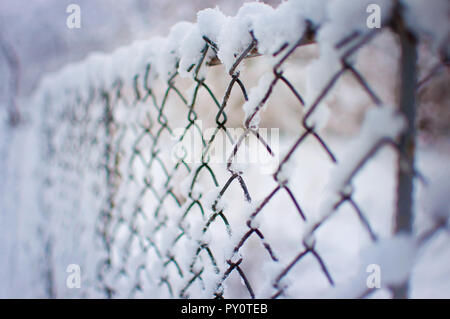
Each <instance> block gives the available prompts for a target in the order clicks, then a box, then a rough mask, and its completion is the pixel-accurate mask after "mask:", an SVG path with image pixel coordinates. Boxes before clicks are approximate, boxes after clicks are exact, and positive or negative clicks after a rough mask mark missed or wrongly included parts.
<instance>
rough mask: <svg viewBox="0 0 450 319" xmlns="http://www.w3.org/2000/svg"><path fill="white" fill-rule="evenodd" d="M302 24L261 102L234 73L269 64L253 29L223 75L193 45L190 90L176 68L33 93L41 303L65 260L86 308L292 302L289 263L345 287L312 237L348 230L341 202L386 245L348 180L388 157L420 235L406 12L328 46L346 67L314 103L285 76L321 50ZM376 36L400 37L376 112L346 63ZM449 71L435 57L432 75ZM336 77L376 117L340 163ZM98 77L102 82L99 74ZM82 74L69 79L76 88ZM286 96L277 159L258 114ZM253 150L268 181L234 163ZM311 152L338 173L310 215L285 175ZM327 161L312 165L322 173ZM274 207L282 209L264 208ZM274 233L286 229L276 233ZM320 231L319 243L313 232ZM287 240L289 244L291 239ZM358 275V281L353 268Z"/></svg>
mask: <svg viewBox="0 0 450 319" xmlns="http://www.w3.org/2000/svg"><path fill="white" fill-rule="evenodd" d="M305 25H306V27H305V30H304V32H303V33H302V34H298V37H297V40H296V41H294V42H285V43H282V44H281V46H280V47H279V48H278V49H277V50H276V51H275V52H272V53H271V54H269V57H271V59H272V61H275V62H273V64H272V68H271V73H269V74H270V76H269V77H266V79H268V80H267V81H265V83H264V85H260V86H259V88H260V90H259V91H258V94H252V92H253V91H252V90H250V88H249V87H248V85H246V83H245V81H244V80H242V78H243V74H244V73H245V72H246V71H247V70H248V69H246V68H244V67H242V66H243V65H244V64H245V63H247V62H251V60H256V59H260V58H259V57H256V56H259V55H267V54H266V53H264V54H262V52H261V50H260V48H259V40H258V38H257V36H255V33H254V32H253V30H251V29H250V30H246V32H247V36H249V39H250V41H249V42H248V41H247V43H246V45H245V47H242V50H240V51H239V52H235V55H234V56H235V58H234V62H233V63H232V66H231V68H229V70H226V68H225V67H224V66H223V65H222V66H219V65H218V64H221V60H220V58H219V57H220V44H219V43H216V42H217V41H216V39H212V38H210V37H208V36H207V35H203V34H202V35H201V39H202V41H203V44H202V50H201V52H200V53H199V54H198V59H197V61H196V62H195V63H193V64H192V65H191V66H190V67H189V68H188V70H187V72H189V75H190V76H191V78H190V82H189V84H186V83H188V82H186V81H187V80H186V79H185V78H184V77H181V76H180V74H179V72H178V71H175V72H170V71H169V72H168V73H167V74H166V76H165V77H164V76H162V77H161V76H159V77H157V76H156V72H155V71H154V70H155V69H156V68H158V66H157V65H154V64H152V63H146V64H144V65H143V66H142V68H141V70H140V71H139V72H137V73H135V74H134V75H133V76H131V77H130V78H125V76H123V77H120V76H119V77H117V78H109V79H108V81H110V82H108V83H109V84H105V83H101V84H100V85H97V86H95V85H91V84H90V85H89V88H88V89H87V90H83V89H79V88H77V87H75V88H74V87H73V86H71V85H70V83H69V84H67V83H61V82H60V81H58V78H56V79H57V80H56V81H53V82H50V83H54V86H55V87H53V88H52V87H50V88H49V87H48V86H47V89H46V90H44V89H41V95H40V96H41V100H40V102H39V104H38V105H37V107H39V108H40V109H41V110H42V125H41V127H42V141H43V147H42V148H43V156H44V159H45V162H46V163H47V168H46V169H45V170H43V171H42V172H41V173H42V176H43V180H44V185H43V187H42V194H43V198H44V199H45V200H44V202H43V204H42V205H43V211H44V212H45V213H44V215H43V222H42V224H41V226H42V227H41V228H42V234H43V235H42V238H43V239H42V240H43V241H44V243H45V245H46V247H47V252H48V258H47V261H46V264H47V266H48V285H49V289H48V290H49V295H50V296H70V293H69V292H67V289H66V287H65V284H66V283H65V281H61V280H59V281H58V280H56V278H64V277H65V276H66V272H65V270H66V268H65V266H64V265H69V264H72V263H76V264H80V265H81V269H82V288H81V289H80V290H79V291H77V292H76V293H77V294H78V296H83V297H92V296H100V297H108V298H112V297H126V298H129V297H131V298H133V297H157V298H161V297H162V298H164V297H167V298H189V297H191V298H192V297H194V298H195V297H206V298H211V297H216V298H224V297H225V298H226V297H235V298H236V297H237V298H249V297H250V298H261V297H263V298H269V297H270V298H279V297H297V296H298V295H297V294H296V291H298V289H301V287H302V284H303V283H305V282H306V281H305V280H306V279H305V277H302V276H301V274H300V275H299V272H295V271H294V269H295V268H300V269H301V271H303V272H304V273H306V274H307V276H311V280H312V281H313V283H314V284H317V285H318V286H320V287H322V288H323V290H324V291H327V289H328V288H327V286H328V287H333V286H335V285H337V286H338V287H339V284H342V282H345V280H346V278H343V277H339V271H340V270H342V269H340V268H339V267H338V266H336V265H333V263H331V264H330V262H329V261H328V260H327V257H326V256H324V255H323V254H322V253H321V249H320V247H321V246H320V240H321V238H322V237H323V236H326V231H327V230H328V229H330V227H331V228H333V227H335V228H338V227H341V226H342V225H341V224H340V223H336V224H334V223H335V215H337V213H338V211H339V210H340V208H341V207H347V209H351V210H352V214H354V217H356V219H357V220H358V222H357V223H353V224H352V226H351V227H353V228H355V229H356V228H360V229H358V230H355V232H358V233H359V234H362V233H364V234H365V235H360V236H366V237H367V238H369V239H370V241H372V242H374V243H375V244H376V243H377V242H378V241H379V240H380V239H379V238H380V234H379V233H377V231H376V230H375V229H374V228H373V227H372V225H371V222H370V218H368V212H366V211H365V210H364V209H363V208H362V207H360V205H359V203H358V201H357V199H355V196H354V193H355V191H356V189H355V188H354V187H353V186H352V185H353V184H354V180H355V178H356V177H357V176H358V174H359V173H360V171H361V170H362V169H363V168H364V167H365V166H366V164H367V163H370V162H371V161H372V159H373V158H374V157H375V156H376V155H377V154H378V153H379V152H380V150H381V149H384V148H391V149H392V150H394V151H395V153H396V157H397V158H398V165H397V168H395V171H396V173H395V174H396V175H397V181H398V187H397V189H396V194H392V196H393V197H394V198H397V206H396V208H395V216H396V227H395V232H396V233H400V232H402V231H405V232H408V233H411V234H413V233H412V232H413V231H412V226H411V225H412V220H413V216H412V214H413V198H412V196H413V195H412V186H413V179H414V177H415V176H417V174H418V173H417V172H416V171H415V169H414V141H415V134H416V133H415V130H414V121H415V111H414V109H415V104H417V103H416V101H415V99H414V96H415V92H416V89H417V87H418V86H419V85H421V86H422V85H426V83H424V82H423V83H422V82H419V81H418V80H417V77H418V76H417V72H416V60H417V53H416V50H417V49H416V47H417V39H416V37H415V36H413V35H412V33H411V32H410V31H408V30H407V29H406V28H405V25H404V18H403V14H402V9H401V6H400V5H398V7H396V8H394V9H393V13H392V15H391V17H390V18H389V20H388V21H385V22H384V24H383V26H382V28H380V29H377V28H375V29H367V30H366V32H360V31H352V30H350V32H349V33H348V34H347V35H346V36H345V37H344V38H339V39H335V41H334V43H332V44H331V45H333V47H334V49H335V50H336V52H339V60H338V61H339V63H340V64H339V65H338V67H336V72H334V73H333V74H332V76H331V77H329V78H327V79H326V81H325V83H326V84H325V85H324V86H323V87H322V89H321V90H320V91H319V92H318V94H317V96H315V98H314V99H313V100H312V101H309V103H306V102H305V99H304V97H303V96H302V92H300V91H299V89H298V88H297V87H296V85H295V81H293V80H292V78H290V76H291V77H292V74H291V75H290V76H288V75H286V73H287V72H286V69H287V68H289V63H288V61H289V59H290V58H291V56H292V55H294V54H296V53H298V52H299V51H301V50H304V49H305V46H310V45H313V46H314V45H316V44H314V43H315V42H316V41H317V38H318V33H319V31H320V28H319V26H318V25H317V24H315V23H313V22H311V21H307V23H306V24H305ZM388 29H389V30H388ZM383 32H392V33H393V34H395V35H396V36H397V37H398V39H399V42H400V45H399V47H400V50H401V56H400V59H399V65H400V67H399V68H400V70H401V76H400V80H399V83H400V84H399V90H400V94H399V95H400V103H399V104H400V107H399V108H390V107H389V106H386V105H384V103H383V100H382V98H381V97H380V96H379V95H378V94H377V92H375V90H374V89H373V88H372V86H371V84H369V81H367V80H366V79H365V77H364V76H363V75H362V74H361V73H360V72H359V71H358V68H357V64H356V63H355V59H354V56H355V55H356V54H357V53H358V52H359V51H360V50H362V49H363V48H364V47H365V46H367V45H368V43H370V42H371V41H373V39H375V38H377V37H378V36H379V35H380V34H381V33H383ZM244 42H245V41H244ZM133 52H134V53H133ZM172 53H173V52H168V53H166V54H165V58H166V59H167V60H168V61H171V63H172V64H173V67H174V70H178V69H179V68H180V60H179V58H176V54H174V55H171V54H172ZM128 54H130V56H129V57H127V59H133V56H132V55H133V54H136V55H137V54H139V50H135V51H133V49H131V50H129V52H128ZM101 59H103V60H106V62H102V63H110V62H108V61H110V60H107V59H106V58H105V57H102V58H101ZM91 61H96V60H95V59H92V60H91ZM124 61H126V60H124ZM99 63H100V62H99ZM446 63H447V62H445V59H444V62H442V64H440V65H446ZM447 65H448V64H447ZM90 66H92V64H90ZM125 67H126V66H124V68H125ZM86 68H87V69H89V65H88V67H86ZM213 68H219V69H220V72H225V73H224V74H222V78H224V77H226V78H227V79H228V80H227V85H226V86H225V89H224V90H223V91H221V92H218V90H217V88H216V87H214V88H212V86H211V85H210V83H209V82H208V81H209V80H210V78H209V77H208V75H206V71H207V70H208V69H213ZM92 72H94V73H95V72H96V71H92ZM69 74H70V72H69ZM128 74H129V72H128V73H127V76H128ZM344 75H346V76H348V75H351V77H353V78H354V79H355V80H356V83H357V85H358V86H355V87H354V88H353V89H354V90H361V91H362V92H365V94H367V96H368V97H369V98H370V100H371V102H372V103H371V104H372V106H371V108H370V109H369V111H368V112H367V114H369V113H370V115H368V116H366V120H365V121H364V122H363V124H362V127H361V131H360V133H359V136H360V137H361V139H357V142H356V143H354V144H349V146H350V148H351V149H350V152H349V153H348V154H347V155H346V156H342V158H340V157H338V156H337V154H336V153H335V152H334V150H333V148H332V147H331V146H330V145H329V143H328V142H327V138H326V137H325V136H324V135H323V133H322V129H321V127H320V126H319V125H317V124H316V121H315V119H314V117H315V116H316V115H317V113H318V112H320V109H321V108H324V106H323V101H324V100H325V99H326V98H327V96H329V94H330V93H331V92H332V91H333V90H334V88H335V87H336V86H337V85H338V83H339V81H341V79H342V78H343V77H344ZM101 76H102V77H105V78H108V74H102V75H101ZM76 77H77V75H76V74H75V73H74V74H73V76H72V78H73V79H74V80H75V79H76ZM69 78H70V77H69ZM425 78H428V77H424V79H425ZM211 81H213V80H211ZM58 82H59V83H58ZM189 85H191V86H190V90H189V93H188V94H187V93H185V92H186V87H188V86H189ZM280 86H283V87H285V88H287V91H286V92H289V94H291V95H292V96H293V98H294V99H295V101H296V104H297V106H298V109H299V110H301V112H303V115H302V120H301V122H299V123H298V124H297V127H296V128H295V130H296V132H297V133H296V134H295V135H296V137H295V139H293V140H290V142H289V144H288V147H285V148H284V149H283V150H281V149H280V148H279V147H278V145H273V143H278V142H279V141H277V140H274V141H272V140H269V138H268V136H267V135H266V134H261V129H260V128H259V126H258V122H259V116H260V114H261V113H262V112H263V111H264V109H265V105H266V104H267V102H268V100H269V99H270V98H271V97H272V95H273V92H274V91H275V90H276V89H277V88H278V87H280ZM261 88H262V89H261ZM231 96H233V98H234V99H235V100H237V101H241V102H240V103H241V104H245V105H247V106H249V107H248V109H247V110H249V111H247V112H246V114H245V119H244V122H243V126H241V127H240V129H241V130H240V131H239V134H234V132H235V131H233V129H234V127H233V125H235V124H230V120H229V117H230V112H237V111H236V110H235V109H231V107H230V106H229V101H230V99H231ZM200 101H201V102H200ZM200 104H201V105H200ZM276 107H277V110H276V112H275V113H274V114H276V116H283V105H277V106H276ZM205 110H206V111H205ZM399 114H402V115H403V116H400V115H399ZM331 116H333V114H332V115H331ZM199 121H203V123H207V125H210V124H211V123H212V124H211V125H210V126H211V127H212V128H213V129H212V134H206V133H205V131H204V130H203V129H202V127H201V125H202V124H199ZM380 121H383V122H380ZM233 123H235V122H233ZM342 125H344V126H345V125H347V124H346V123H342ZM380 126H381V127H382V129H380ZM195 134H196V135H197V136H199V137H200V141H201V147H200V149H199V150H198V154H196V155H198V157H197V158H198V159H197V160H190V159H189V158H188V156H186V154H187V153H186V149H182V148H181V151H180V148H179V146H180V143H183V142H186V141H187V140H188V138H189V137H190V136H191V135H195ZM222 137H224V138H225V140H226V141H227V143H229V144H230V145H232V147H231V148H230V149H228V152H227V154H226V159H225V160H224V161H222V162H221V163H214V162H212V161H211V154H210V152H211V150H212V149H213V148H214V145H215V143H218V140H219V139H222ZM249 139H255V140H256V141H257V144H258V145H259V146H262V147H263V149H264V152H265V153H266V155H268V156H269V157H272V158H276V159H278V161H277V164H276V166H275V169H273V171H272V173H271V175H267V174H264V173H261V172H260V173H261V175H258V174H253V173H252V174H250V175H248V174H247V173H246V166H245V165H240V164H239V165H238V164H237V162H238V161H237V158H238V156H239V154H240V152H241V151H242V150H243V149H245V148H246V147H248V140H249ZM311 145H313V147H315V148H316V151H317V154H319V153H322V154H321V155H317V156H319V157H320V156H323V155H324V156H326V158H327V161H328V162H329V163H328V164H327V165H328V166H327V167H336V168H335V169H333V168H331V172H332V173H331V175H330V176H331V177H330V180H329V181H330V185H331V188H330V191H329V192H328V193H327V194H324V195H320V196H319V198H320V199H321V201H322V202H323V203H322V205H321V206H320V209H319V210H318V211H317V212H314V211H309V210H308V209H306V208H305V204H304V202H303V201H305V200H307V198H305V196H303V195H301V194H300V195H299V192H298V190H297V189H296V186H295V185H297V184H298V183H312V181H310V180H307V179H305V180H304V181H298V180H293V179H295V178H297V177H295V175H292V173H291V171H289V167H292V166H302V162H301V161H298V159H297V158H296V157H295V156H294V153H295V154H301V153H302V150H303V149H307V148H309V147H311ZM174 150H176V151H174ZM305 154H307V156H310V153H305ZM313 162H314V160H313ZM323 163H324V162H323V161H317V163H316V165H317V166H319V167H318V170H321V168H320V167H321V166H322V165H324V164H323ZM244 164H245V163H244ZM256 165H257V164H256ZM323 171H326V172H329V171H330V170H329V169H328V168H323ZM269 177H270V179H271V182H270V183H269V182H267V178H269ZM260 183H266V184H264V187H263V189H264V191H263V192H261V191H259V192H258V195H257V196H256V195H255V194H254V193H253V192H252V190H253V188H252V185H253V186H254V185H257V184H260ZM311 187H312V189H313V191H316V192H318V193H319V192H320V191H321V190H320V189H319V187H318V188H317V189H316V190H314V187H315V186H311ZM362 187H364V186H362ZM372 196H373V198H377V196H378V195H377V194H375V193H374V194H372ZM299 198H301V200H300V199H299ZM378 200H380V201H383V200H387V199H383V198H378ZM280 201H281V202H283V204H284V206H281V207H284V208H282V209H279V208H278V209H277V207H280V206H276V205H272V206H271V203H273V202H280ZM306 206H307V207H310V206H309V205H306ZM285 209H286V211H285ZM287 210H289V211H290V212H287ZM292 212H295V215H296V216H295V217H293V215H292ZM285 215H289V216H290V217H289V218H288V217H285ZM274 220H276V222H274ZM277 223H279V224H282V225H283V223H285V225H284V226H283V227H281V228H280V227H278V228H277V227H275V226H273V227H275V229H273V228H272V229H271V227H272V225H275V224H277ZM277 225H278V224H277ZM445 225H446V221H445V220H439V222H437V223H436V224H435V225H434V227H433V228H432V229H431V230H430V232H429V233H424V234H423V235H421V236H422V237H420V238H419V237H417V238H416V237H415V235H413V237H414V238H415V239H414V242H415V243H421V242H422V241H425V240H426V238H429V237H430V234H434V233H435V232H438V231H440V230H441V229H443V228H445ZM322 228H325V230H324V232H323V234H320V235H317V233H318V232H320V231H321V229H322ZM284 230H285V231H284ZM350 231H352V230H351V228H350ZM291 232H294V233H296V235H295V236H297V237H295V236H294V237H295V238H292V236H291V235H290V233H291ZM329 240H330V239H329ZM331 240H333V239H331ZM283 246H285V247H283ZM343 249H345V247H344V248H343ZM333 254H338V255H339V254H340V252H339V251H334V252H333ZM343 256H344V255H343ZM333 260H336V259H333ZM302 264H303V266H300V265H302ZM93 265H95V267H94V266H93ZM352 271H353V272H357V266H356V265H355V269H354V270H352ZM382 271H383V268H382ZM336 277H338V278H339V279H338V280H336ZM347 279H348V278H347ZM360 281H361V282H360V283H358V285H357V286H358V287H359V288H357V289H355V290H354V293H353V297H364V296H368V295H369V294H370V293H372V292H373V291H375V290H374V289H369V288H367V286H366V281H365V279H364V280H360ZM298 287H300V288H298ZM388 288H390V289H391V290H392V292H393V294H394V296H395V297H406V296H407V291H408V289H407V280H402V281H401V282H399V283H397V284H395V285H393V284H392V285H391V284H390V283H389V287H388ZM296 289H297V290H296ZM300 295H302V294H300ZM306 295H307V294H306Z"/></svg>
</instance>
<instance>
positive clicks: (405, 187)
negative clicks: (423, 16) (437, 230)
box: [392, 14, 417, 299]
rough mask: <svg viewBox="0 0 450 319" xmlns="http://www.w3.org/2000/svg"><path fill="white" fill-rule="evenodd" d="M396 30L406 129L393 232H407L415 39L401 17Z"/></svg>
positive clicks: (398, 291) (404, 288) (403, 293)
mask: <svg viewBox="0 0 450 319" xmlns="http://www.w3.org/2000/svg"><path fill="white" fill-rule="evenodd" d="M396 31H397V34H398V36H399V39H400V48H401V61H400V81H401V83H400V112H401V113H402V114H403V116H404V118H405V120H406V124H407V128H406V130H405V131H404V132H403V134H402V135H401V137H400V141H399V151H400V153H399V157H398V176H397V180H398V185H397V187H398V188H397V204H396V212H395V233H396V234H397V233H411V231H412V222H413V209H414V207H413V191H414V189H413V186H414V185H413V182H414V153H415V138H416V129H415V119H416V97H415V92H416V83H417V69H416V62H417V48H416V39H415V37H414V35H413V34H411V33H410V32H409V31H408V30H407V29H406V26H405V24H404V21H403V18H402V16H401V14H398V16H397V19H396ZM408 286H409V284H408V281H406V282H405V283H403V284H402V285H399V286H397V287H393V288H392V293H393V297H394V298H396V299H398V298H407V297H408Z"/></svg>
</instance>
